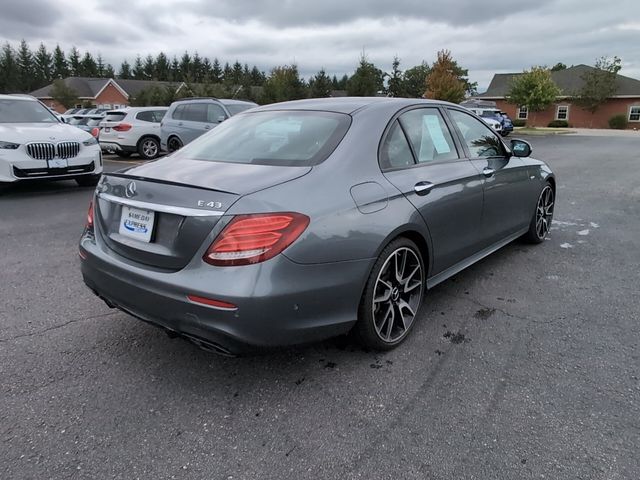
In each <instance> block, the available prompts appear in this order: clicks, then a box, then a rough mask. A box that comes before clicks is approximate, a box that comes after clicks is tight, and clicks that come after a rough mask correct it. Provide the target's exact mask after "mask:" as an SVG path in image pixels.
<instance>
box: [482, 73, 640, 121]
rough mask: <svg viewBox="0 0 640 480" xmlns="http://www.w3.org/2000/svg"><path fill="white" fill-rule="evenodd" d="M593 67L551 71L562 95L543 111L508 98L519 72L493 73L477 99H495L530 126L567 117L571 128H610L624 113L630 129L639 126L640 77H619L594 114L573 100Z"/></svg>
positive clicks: (511, 114)
mask: <svg viewBox="0 0 640 480" xmlns="http://www.w3.org/2000/svg"><path fill="white" fill-rule="evenodd" d="M590 70H593V67H590V66H588V65H576V66H573V67H569V68H567V69H566V70H559V71H557V72H551V76H552V78H553V81H554V82H555V83H556V85H557V86H558V87H559V88H560V90H561V92H562V94H561V96H559V97H557V99H556V102H555V103H554V104H553V105H551V107H549V108H548V109H547V110H545V111H542V112H530V111H528V109H527V107H526V105H514V104H511V103H509V102H507V101H506V96H507V93H508V92H509V88H510V83H511V80H512V79H513V78H514V77H516V76H518V75H521V74H520V73H497V74H495V75H494V76H493V79H492V80H491V83H490V84H489V88H488V89H487V91H486V92H485V93H482V94H480V95H477V96H476V97H475V98H477V99H482V100H493V101H495V102H496V106H497V107H498V108H499V109H500V110H502V111H503V112H506V113H507V114H508V115H509V116H510V117H511V118H512V119H514V120H515V119H518V120H524V121H525V122H526V124H527V125H530V126H537V127H546V126H547V125H548V124H549V122H551V121H553V120H566V121H567V122H568V123H569V125H570V126H572V127H577V128H580V127H583V128H609V119H610V118H611V117H613V116H614V115H620V114H621V115H624V116H625V117H626V118H627V120H628V121H629V128H637V127H640V80H636V79H635V78H630V77H625V76H623V75H617V76H616V86H617V90H616V93H615V95H614V96H612V97H611V98H609V99H608V100H607V101H606V102H605V103H604V104H603V105H601V106H600V107H599V108H598V110H597V111H596V112H595V113H594V114H592V113H591V112H588V111H586V110H584V109H582V108H580V107H579V106H578V105H576V104H575V103H573V102H572V101H571V97H572V96H575V94H576V93H577V92H578V91H579V90H580V89H581V88H582V86H583V84H584V80H583V77H584V75H585V74H586V73H588V72H589V71H590Z"/></svg>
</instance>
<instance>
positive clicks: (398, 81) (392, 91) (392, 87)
mask: <svg viewBox="0 0 640 480" xmlns="http://www.w3.org/2000/svg"><path fill="white" fill-rule="evenodd" d="M403 83H404V82H403V81H402V72H401V71H400V59H399V58H398V57H397V56H395V57H393V63H392V64H391V74H390V75H389V84H388V85H387V95H389V96H390V97H404V96H406V94H405V91H404V85H403Z"/></svg>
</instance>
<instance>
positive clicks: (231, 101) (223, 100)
mask: <svg viewBox="0 0 640 480" xmlns="http://www.w3.org/2000/svg"><path fill="white" fill-rule="evenodd" d="M206 101H212V102H220V103H222V104H223V105H244V104H248V105H257V104H256V103H254V102H249V101H247V100H236V99H234V98H215V97H186V98H179V99H178V100H174V101H173V103H172V105H173V104H176V103H183V102H206Z"/></svg>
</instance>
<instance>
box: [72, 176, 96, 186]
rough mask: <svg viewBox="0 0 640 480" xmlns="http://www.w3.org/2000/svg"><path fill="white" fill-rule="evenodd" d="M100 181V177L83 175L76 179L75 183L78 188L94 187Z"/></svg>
mask: <svg viewBox="0 0 640 480" xmlns="http://www.w3.org/2000/svg"><path fill="white" fill-rule="evenodd" d="M99 181H100V175H83V176H82V177H78V178H76V183H77V184H78V186H80V187H95V186H96V185H97V184H98V182H99Z"/></svg>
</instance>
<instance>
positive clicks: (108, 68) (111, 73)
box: [104, 63, 116, 78]
mask: <svg viewBox="0 0 640 480" xmlns="http://www.w3.org/2000/svg"><path fill="white" fill-rule="evenodd" d="M104 78H116V72H115V70H114V69H113V65H111V64H110V63H107V64H106V65H105V67H104Z"/></svg>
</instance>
